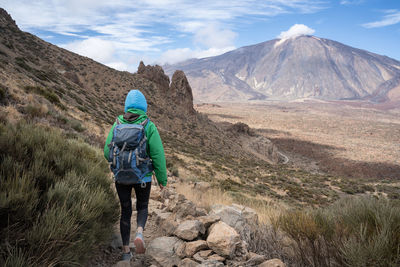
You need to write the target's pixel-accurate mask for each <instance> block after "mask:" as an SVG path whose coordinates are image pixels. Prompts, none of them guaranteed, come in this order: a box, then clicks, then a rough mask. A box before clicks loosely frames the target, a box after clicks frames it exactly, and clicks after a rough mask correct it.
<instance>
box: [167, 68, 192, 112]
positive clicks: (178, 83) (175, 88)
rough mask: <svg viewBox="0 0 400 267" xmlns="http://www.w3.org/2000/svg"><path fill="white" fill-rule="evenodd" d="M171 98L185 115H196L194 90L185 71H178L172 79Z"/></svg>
mask: <svg viewBox="0 0 400 267" xmlns="http://www.w3.org/2000/svg"><path fill="white" fill-rule="evenodd" d="M169 96H170V97H171V98H172V99H174V101H175V102H176V103H177V104H178V105H179V107H182V108H183V110H182V111H183V112H184V113H188V114H195V113H196V111H195V110H194V108H193V93H192V88H191V87H190V84H189V82H188V80H187V78H186V75H185V73H184V72H183V71H181V70H177V71H175V72H174V74H173V75H172V78H171V85H170V87H169Z"/></svg>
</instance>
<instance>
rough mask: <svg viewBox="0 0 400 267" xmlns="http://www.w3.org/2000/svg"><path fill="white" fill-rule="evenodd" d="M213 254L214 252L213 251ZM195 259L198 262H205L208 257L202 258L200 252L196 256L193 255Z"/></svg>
mask: <svg viewBox="0 0 400 267" xmlns="http://www.w3.org/2000/svg"><path fill="white" fill-rule="evenodd" d="M211 253H212V251H211ZM193 259H195V260H196V261H197V262H203V261H205V260H206V259H207V258H206V257H202V256H201V255H200V254H199V253H198V252H197V253H196V254H194V255H193Z"/></svg>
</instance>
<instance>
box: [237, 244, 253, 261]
mask: <svg viewBox="0 0 400 267" xmlns="http://www.w3.org/2000/svg"><path fill="white" fill-rule="evenodd" d="M248 255H249V251H248V250H247V243H246V242H244V241H243V240H241V241H240V242H239V243H238V244H237V246H236V250H235V253H234V258H235V260H239V261H245V260H247V258H248Z"/></svg>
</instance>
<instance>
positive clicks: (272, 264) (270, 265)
mask: <svg viewBox="0 0 400 267" xmlns="http://www.w3.org/2000/svg"><path fill="white" fill-rule="evenodd" d="M258 267H286V265H285V264H284V263H283V262H282V261H281V260H280V259H272V260H267V261H264V262H263V263H261V264H260V265H258Z"/></svg>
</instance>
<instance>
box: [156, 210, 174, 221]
mask: <svg viewBox="0 0 400 267" xmlns="http://www.w3.org/2000/svg"><path fill="white" fill-rule="evenodd" d="M171 215H172V212H165V211H162V210H159V209H154V210H153V212H152V216H154V217H155V219H156V224H162V223H163V222H164V221H165V220H166V219H167V218H168V217H170V216H171Z"/></svg>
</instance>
